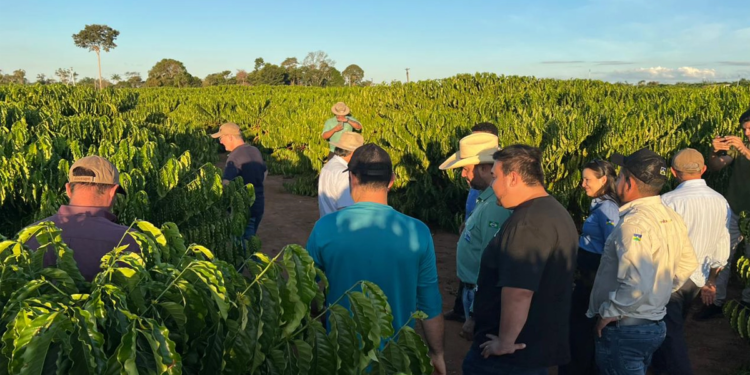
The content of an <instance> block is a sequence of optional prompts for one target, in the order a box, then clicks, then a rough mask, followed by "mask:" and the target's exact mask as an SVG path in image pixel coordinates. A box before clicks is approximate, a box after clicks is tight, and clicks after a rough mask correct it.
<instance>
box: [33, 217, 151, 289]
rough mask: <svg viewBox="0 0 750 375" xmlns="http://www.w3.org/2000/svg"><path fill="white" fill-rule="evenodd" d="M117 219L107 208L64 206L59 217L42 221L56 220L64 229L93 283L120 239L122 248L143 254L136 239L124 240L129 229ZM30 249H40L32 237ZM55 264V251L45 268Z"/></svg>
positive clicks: (70, 245)
mask: <svg viewBox="0 0 750 375" xmlns="http://www.w3.org/2000/svg"><path fill="white" fill-rule="evenodd" d="M115 220H117V217H116V216H115V215H113V214H112V213H111V212H109V210H108V209H107V208H106V207H87V206H60V209H59V210H58V211H57V214H56V215H52V216H50V217H48V218H46V219H43V220H41V221H39V222H42V221H52V222H53V223H55V225H56V226H57V227H58V228H60V230H61V231H62V233H61V236H62V239H63V241H65V243H66V244H67V245H68V246H69V247H70V248H71V249H73V252H74V253H73V258H74V259H75V260H76V263H78V268H79V269H80V270H81V274H82V275H83V278H84V279H86V281H91V280H93V279H94V276H96V274H97V273H99V272H100V271H101V269H100V267H99V265H100V263H101V259H102V256H104V255H105V254H107V253H108V252H110V251H112V250H113V249H114V248H115V247H116V246H117V244H118V243H120V239H122V245H129V246H128V248H127V250H129V251H132V252H140V247H138V243H137V242H135V239H133V237H131V236H125V237H124V238H123V235H124V234H125V232H126V231H127V230H128V227H126V226H123V225H119V224H116V223H115V222H114V221H115ZM39 222H37V223H39ZM35 224H36V223H35ZM26 246H28V247H29V248H31V249H34V250H36V249H37V248H39V242H37V240H36V238H31V239H30V240H29V241H28V242H27V243H26ZM55 261H56V256H55V254H54V252H52V251H47V253H46V254H45V255H44V266H45V267H49V266H51V265H53V264H55Z"/></svg>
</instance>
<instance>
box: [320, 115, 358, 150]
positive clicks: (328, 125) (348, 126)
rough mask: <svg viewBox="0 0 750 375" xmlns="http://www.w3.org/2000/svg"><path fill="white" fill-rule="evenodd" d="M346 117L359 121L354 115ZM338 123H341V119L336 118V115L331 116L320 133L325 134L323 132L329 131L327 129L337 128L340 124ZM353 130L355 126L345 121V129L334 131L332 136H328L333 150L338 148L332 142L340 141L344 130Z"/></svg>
mask: <svg viewBox="0 0 750 375" xmlns="http://www.w3.org/2000/svg"><path fill="white" fill-rule="evenodd" d="M346 118H347V119H349V120H352V121H355V122H357V123H359V120H357V119H356V118H354V117H353V116H346ZM338 124H339V121H338V120H336V117H335V116H334V117H331V118H329V119H328V120H327V121H326V123H325V124H324V125H323V132H322V133H320V134H323V133H325V132H327V131H329V130H331V129H333V128H335V127H336V125H338ZM351 131H355V130H354V128H353V127H352V125H351V124H350V123H348V122H345V123H344V129H342V130H339V131H337V132H335V133H333V135H332V136H331V138H328V144H329V146H330V148H331V152H333V151H334V150H335V149H336V146H334V145H332V144H331V142H338V141H339V139H341V134H344V132H351Z"/></svg>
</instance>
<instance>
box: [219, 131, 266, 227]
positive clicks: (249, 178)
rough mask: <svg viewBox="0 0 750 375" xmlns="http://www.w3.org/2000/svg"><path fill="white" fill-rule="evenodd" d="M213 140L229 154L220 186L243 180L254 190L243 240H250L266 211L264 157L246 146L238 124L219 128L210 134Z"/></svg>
mask: <svg viewBox="0 0 750 375" xmlns="http://www.w3.org/2000/svg"><path fill="white" fill-rule="evenodd" d="M211 137H212V138H219V142H220V143H221V144H222V145H224V148H226V149H227V151H229V157H227V164H226V167H225V168H224V176H223V177H222V180H223V183H224V184H228V183H229V181H231V180H234V179H235V178H237V177H242V180H243V181H244V182H245V184H253V187H254V188H255V202H254V203H253V205H252V206H251V207H250V221H248V223H247V227H246V228H245V234H244V235H243V236H242V237H243V239H246V240H249V239H250V237H253V236H255V234H256V233H258V227H259V226H260V221H261V219H263V212H264V211H265V207H266V205H265V194H264V193H263V182H264V181H265V179H266V176H267V175H268V170H267V169H266V162H265V161H263V155H261V153H260V150H258V148H257V147H255V146H252V145H249V144H247V143H245V140H244V139H243V138H242V132H241V131H240V127H239V126H237V124H234V123H231V122H228V123H226V124H224V125H221V127H220V128H219V132H218V133H215V134H211Z"/></svg>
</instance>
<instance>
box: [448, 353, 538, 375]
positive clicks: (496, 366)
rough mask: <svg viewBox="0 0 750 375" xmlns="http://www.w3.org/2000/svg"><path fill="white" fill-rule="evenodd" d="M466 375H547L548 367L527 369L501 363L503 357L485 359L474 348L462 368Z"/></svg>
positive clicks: (467, 355) (467, 354)
mask: <svg viewBox="0 0 750 375" xmlns="http://www.w3.org/2000/svg"><path fill="white" fill-rule="evenodd" d="M461 370H463V373H464V375H547V374H549V372H547V368H546V367H539V368H527V367H518V366H513V365H509V364H507V363H503V362H501V357H495V356H490V357H489V358H487V359H485V358H484V357H482V352H481V351H479V350H478V349H474V347H473V346H472V348H471V349H469V352H468V353H466V358H464V363H463V365H462V366H461Z"/></svg>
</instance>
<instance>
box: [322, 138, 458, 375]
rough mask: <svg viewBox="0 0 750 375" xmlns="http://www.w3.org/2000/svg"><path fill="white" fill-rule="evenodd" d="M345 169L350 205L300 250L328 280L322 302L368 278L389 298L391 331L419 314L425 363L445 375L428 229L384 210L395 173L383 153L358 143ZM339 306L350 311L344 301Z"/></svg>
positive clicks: (324, 222)
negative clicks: (426, 349)
mask: <svg viewBox="0 0 750 375" xmlns="http://www.w3.org/2000/svg"><path fill="white" fill-rule="evenodd" d="M348 166H349V168H348V171H349V180H350V185H351V196H352V199H353V200H354V204H353V205H351V206H348V207H346V208H343V209H341V210H339V211H336V212H332V213H330V214H328V215H325V216H323V217H322V218H320V220H318V222H317V223H315V227H314V228H313V230H312V233H310V237H309V238H308V240H307V251H308V252H309V253H310V256H311V257H312V258H313V259H314V260H315V264H316V265H317V266H318V267H319V268H320V269H321V270H323V272H325V274H326V277H327V278H328V282H329V290H328V295H327V296H326V303H327V304H331V303H334V302H335V301H337V300H338V299H339V298H340V297H341V296H343V295H344V293H346V292H347V291H348V290H349V288H351V287H352V286H353V285H355V284H357V282H359V281H361V280H368V281H372V282H374V283H375V284H377V285H378V286H380V288H381V289H382V290H383V292H384V293H385V295H386V296H387V297H388V302H389V303H390V305H391V310H392V312H393V329H394V331H397V330H398V329H399V328H401V327H402V326H403V325H404V324H406V323H407V322H408V321H409V319H410V317H411V315H412V313H414V312H415V311H417V310H420V311H423V312H424V313H426V314H427V320H425V321H424V324H423V328H424V335H425V338H426V341H427V345H428V347H429V348H430V357H431V358H432V363H433V365H434V366H435V371H436V373H437V374H445V361H444V358H443V316H442V314H441V311H442V297H441V295H440V290H439V289H438V278H437V268H436V263H435V262H436V261H435V248H434V245H433V242H432V235H431V234H430V230H429V228H427V226H426V225H425V224H424V223H422V222H421V221H419V220H417V219H414V218H412V217H409V216H406V215H404V214H402V213H400V212H398V211H396V210H394V209H393V208H391V207H390V206H388V190H389V189H390V188H391V186H392V185H393V180H394V175H393V165H392V164H391V158H390V157H389V156H388V154H387V153H386V152H385V150H383V149H382V148H380V147H379V146H377V145H374V144H365V145H363V146H361V147H359V148H357V149H356V150H355V151H354V153H353V154H352V158H351V160H350V161H349V163H348ZM341 305H342V306H344V307H346V308H349V301H348V300H346V299H344V300H342V301H341Z"/></svg>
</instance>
